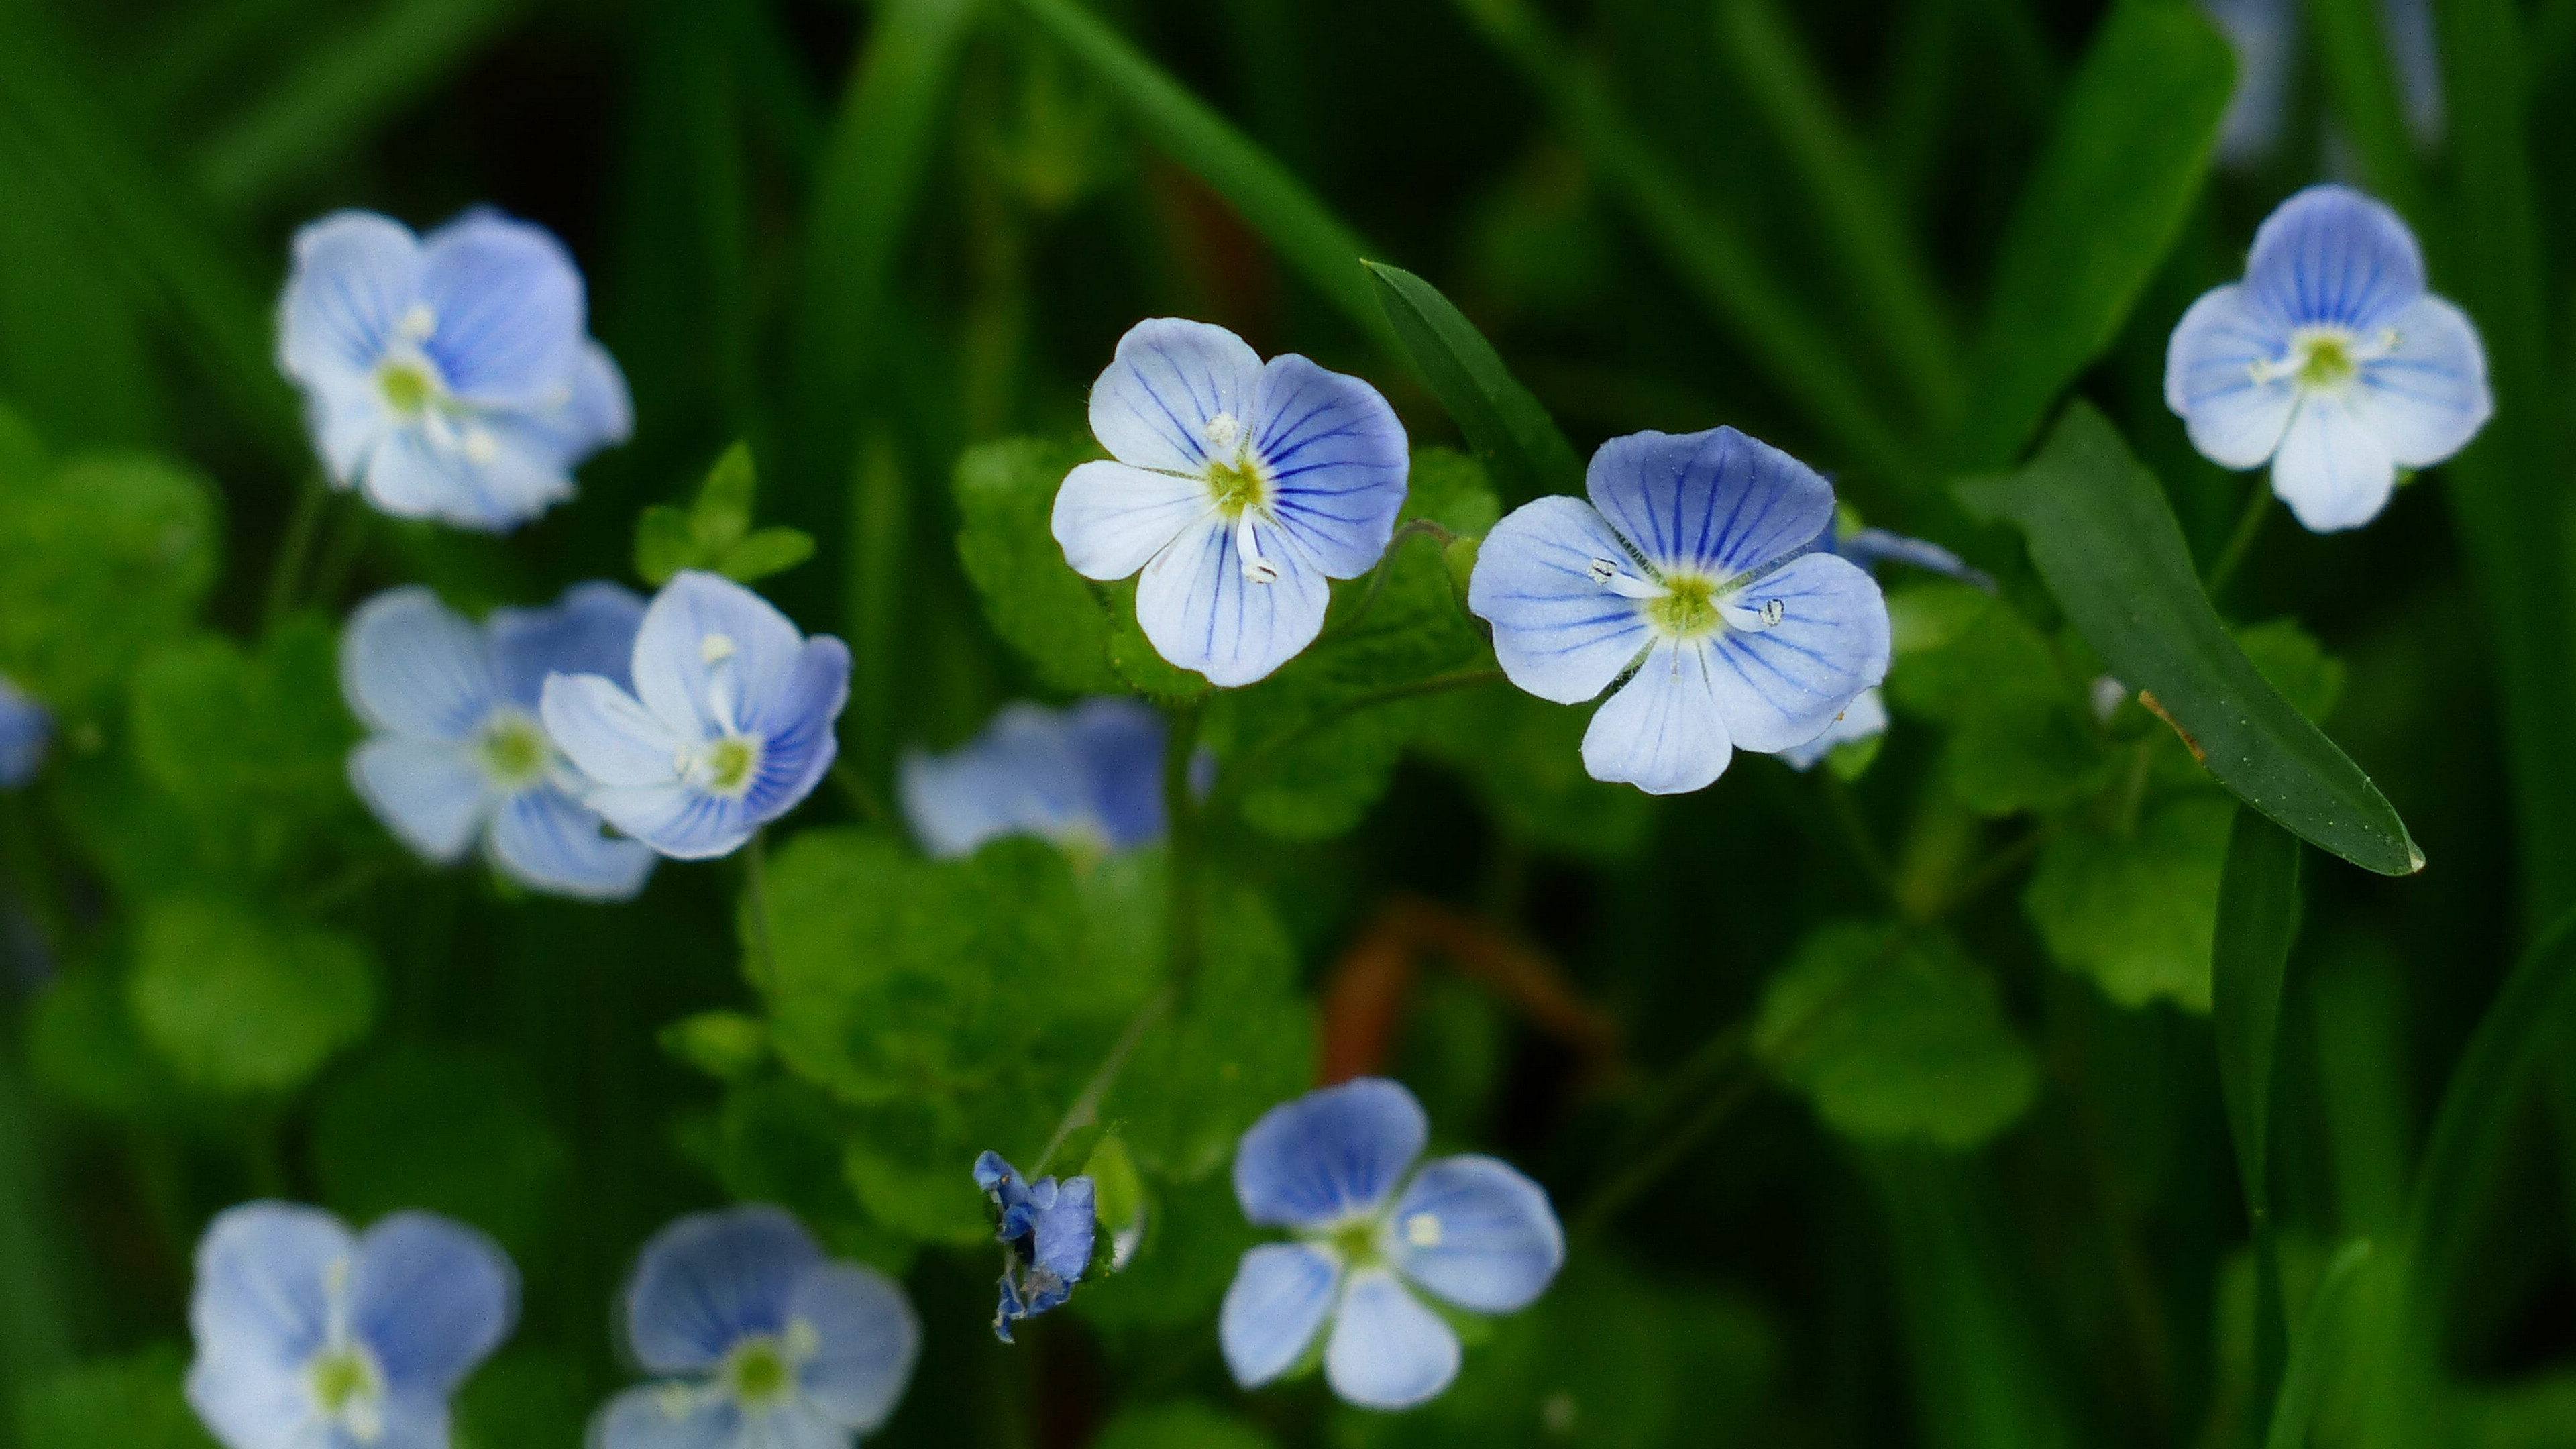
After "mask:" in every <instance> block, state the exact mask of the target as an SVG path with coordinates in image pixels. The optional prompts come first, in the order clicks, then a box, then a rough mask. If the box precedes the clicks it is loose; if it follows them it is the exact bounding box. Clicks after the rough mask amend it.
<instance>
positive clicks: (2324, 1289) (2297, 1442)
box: [2258, 1242, 2372, 1449]
mask: <svg viewBox="0 0 2576 1449" xmlns="http://www.w3.org/2000/svg"><path fill="white" fill-rule="evenodd" d="M2371 1266H2372V1250H2371V1245H2370V1244H2369V1243H2368V1242H2356V1243H2347V1244H2345V1245H2344V1247H2343V1249H2342V1251H2340V1252H2338V1253H2336V1254H2335V1255H2334V1261H2333V1262H2331V1263H2328V1264H2327V1265H2326V1271H2325V1276H2323V1277H2322V1278H2319V1279H2318V1280H2317V1288H2316V1292H2315V1293H2313V1294H2311V1295H2310V1296H2309V1298H2308V1311H2307V1312H2306V1313H2305V1314H2302V1315H2301V1316H2300V1318H2299V1342H2298V1348H2297V1349H2296V1350H2295V1351H2294V1352H2292V1353H2291V1355H2290V1369H2289V1373H2288V1374H2287V1375H2286V1376H2285V1377H2284V1378H2283V1379H2282V1380H2281V1394H2280V1397H2279V1398H2278V1399H2277V1400H2276V1401H2274V1403H2273V1406H2272V1421H2271V1427H2270V1429H2269V1431H2268V1432H2266V1433H2265V1435H2264V1436H2263V1449H2307V1444H2308V1426H2309V1424H2310V1423H2311V1422H2313V1421H2314V1420H2315V1418H2316V1414H2317V1409H2318V1407H2319V1406H2320V1405H2322V1404H2323V1403H2324V1402H2325V1399H2326V1396H2327V1393H2328V1391H2329V1390H2330V1389H2331V1388H2332V1386H2333V1383H2334V1374H2335V1371H2336V1370H2337V1368H2338V1367H2340V1365H2341V1363H2342V1360H2343V1355H2344V1351H2345V1349H2346V1347H2347V1346H2348V1345H2349V1344H2350V1343H2351V1341H2352V1337H2353V1334H2352V1328H2353V1324H2352V1323H2351V1317H2352V1312H2353V1309H2354V1306H2355V1305H2354V1302H2353V1295H2354V1294H2355V1293H2356V1292H2358V1291H2360V1289H2361V1287H2362V1285H2363V1284H2364V1282H2365V1281H2366V1280H2367V1279H2368V1278H2369V1276H2370V1274H2369V1272H2368V1270H2369V1269H2370V1268H2371ZM2258 1402H2259V1400H2258Z"/></svg>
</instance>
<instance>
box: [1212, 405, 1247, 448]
mask: <svg viewBox="0 0 2576 1449" xmlns="http://www.w3.org/2000/svg"><path fill="white" fill-rule="evenodd" d="M1242 438H1243V424H1242V423H1241V422H1240V421H1238V420H1236V418H1235V416H1234V414H1232V413H1218V414H1217V415H1216V416H1215V417H1212V418H1210V419H1208V420H1207V440H1208V446H1209V447H1211V448H1214V449H1215V450H1217V451H1218V452H1220V453H1231V452H1233V451H1234V445H1235V444H1236V443H1237V442H1240V441H1241V440H1242Z"/></svg>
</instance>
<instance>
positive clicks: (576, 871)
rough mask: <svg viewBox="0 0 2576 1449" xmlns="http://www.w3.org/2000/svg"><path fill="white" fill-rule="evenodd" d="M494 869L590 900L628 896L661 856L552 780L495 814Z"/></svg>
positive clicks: (490, 837) (489, 839)
mask: <svg viewBox="0 0 2576 1449" xmlns="http://www.w3.org/2000/svg"><path fill="white" fill-rule="evenodd" d="M485 845H486V848H487V849H489V850H490V851H491V855H492V865H493V868H494V869H496V870H498V871H500V872H501V874H503V875H505V876H508V877H509V878H510V879H512V880H515V881H517V882H518V883H520V884H521V885H524V886H528V887H531V888H533V889H536V890H541V891H547V892H551V893H552V894H555V895H560V896H571V897H573V898H575V899H577V900H587V901H623V900H631V899H633V898H634V896H635V893H636V892H638V891H640V890H642V889H644V882H645V880H646V879H647V878H649V877H650V876H651V875H652V874H653V864H654V862H655V861H657V860H659V859H661V857H660V856H659V855H656V854H655V853H654V851H653V848H652V847H651V846H649V845H646V844H644V843H643V842H642V841H639V840H626V839H621V838H618V837H615V836H611V835H609V834H608V833H607V832H606V831H604V830H603V829H601V821H600V817H599V812H598V811H596V810H593V809H591V808H590V807H588V806H586V805H583V804H582V803H581V802H580V801H578V800H575V799H573V798H572V797H571V796H569V795H567V794H565V793H564V792H563V791H561V790H559V789H557V788H555V787H554V786H552V785H539V786H536V787H534V788H532V789H527V790H522V791H520V792H519V793H517V794H515V795H512V796H511V797H510V798H509V799H508V800H506V801H504V802H502V804H501V806H500V808H499V809H498V810H496V811H495V812H494V813H493V816H492V824H491V829H490V831H489V832H488V834H487V835H486V837H485Z"/></svg>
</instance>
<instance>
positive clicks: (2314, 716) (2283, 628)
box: [2228, 619, 2344, 724]
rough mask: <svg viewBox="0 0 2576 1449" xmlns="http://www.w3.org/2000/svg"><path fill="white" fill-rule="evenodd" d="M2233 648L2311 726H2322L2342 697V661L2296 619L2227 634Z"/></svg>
mask: <svg viewBox="0 0 2576 1449" xmlns="http://www.w3.org/2000/svg"><path fill="white" fill-rule="evenodd" d="M2228 632H2229V633H2230V634H2231V635H2233V636H2234V637H2235V640H2236V647H2237V648H2239V649H2242V650H2244V651H2245V657H2246V658H2247V659H2248V660H2250V661H2252V663H2253V665H2254V668H2255V669H2256V670H2257V671H2259V672H2260V673H2261V674H2262V676H2263V678H2264V679H2265V680H2266V681H2268V682H2269V683H2270V684H2271V686H2272V687H2273V688H2274V689H2277V690H2279V691H2280V692H2281V697H2282V698H2283V699H2286V700H2288V701H2289V702H2290V705H2291V707H2292V708H2294V709H2296V710H2298V712H2299V713H2301V714H2303V715H2306V716H2307V717H2308V722H2309V723H2310V724H2324V723H2325V722H2326V716H2328V715H2330V714H2333V713H2334V707H2335V704H2336V702H2337V701H2339V700H2341V699H2342V698H2343V680H2344V667H2343V661H2342V660H2340V659H2337V658H2335V657H2334V656H2333V655H2331V654H2328V653H2327V652H2326V651H2325V646H2324V645H2322V644H2319V643H2318V642H2317V639H2316V636H2315V635H2313V634H2311V633H2309V632H2308V631H2307V629H2306V627H2305V626H2304V625H2302V624H2300V623H2299V621H2298V620H2296V619H2274V620H2271V621H2270V622H2268V623H2262V624H2250V625H2247V626H2245V627H2244V628H2241V629H2230V630H2229V631H2228Z"/></svg>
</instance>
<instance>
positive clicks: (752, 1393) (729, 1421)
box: [590, 1205, 921, 1449]
mask: <svg viewBox="0 0 2576 1449" xmlns="http://www.w3.org/2000/svg"><path fill="white" fill-rule="evenodd" d="M624 1303H625V1314H626V1338H627V1344H628V1346H629V1348H630V1349H631V1350H632V1351H633V1353H634V1355H635V1360H636V1362H637V1363H639V1364H641V1365H642V1366H643V1367H644V1368H645V1369H646V1370H647V1371H648V1372H651V1373H655V1374H660V1375H663V1376H664V1380H663V1382H661V1383H655V1384H644V1385H639V1386H638V1387H635V1388H631V1389H628V1390H626V1391H625V1392H624V1393H621V1394H619V1395H618V1396H617V1397H616V1398H613V1399H611V1400H609V1401H608V1403H607V1404H606V1405H604V1406H602V1408H601V1409H600V1411H599V1414H598V1416H597V1417H596V1418H594V1419H593V1420H592V1421H591V1425H590V1444H591V1449H826V1446H836V1445H837V1446H847V1445H849V1444H850V1443H852V1442H853V1441H854V1440H855V1439H856V1438H857V1437H858V1436H859V1435H861V1434H867V1433H873V1432H874V1431H875V1430H876V1428H877V1426H879V1425H881V1424H883V1423H884V1422H885V1420H886V1416H887V1415H889V1414H891V1413H893V1412H894V1406H895V1402H896V1401H897V1400H898V1399H901V1398H902V1397H903V1389H904V1384H905V1382H906V1381H907V1380H909V1379H910V1378H911V1377H912V1364H913V1360H914V1358H916V1357H917V1356H918V1355H919V1353H920V1351H921V1325H920V1323H919V1321H918V1320H916V1319H915V1318H914V1317H913V1313H912V1304H911V1302H910V1301H909V1300H908V1299H906V1298H905V1297H904V1294H903V1289H902V1288H901V1287H900V1286H898V1285H897V1284H896V1283H895V1281H894V1280H893V1279H891V1278H888V1277H887V1276H886V1275H885V1274H883V1273H880V1272H878V1271H877V1270H876V1269H874V1268H870V1267H867V1266H865V1265H863V1264H859V1263H843V1262H836V1261H834V1260H832V1259H830V1258H826V1257H825V1256H823V1250H822V1249H821V1248H820V1247H818V1246H816V1245H815V1242H814V1240H813V1238H812V1237H810V1236H809V1235H807V1233H806V1231H805V1229H804V1227H803V1226H802V1225H801V1224H799V1223H798V1222H797V1221H796V1219H795V1218H793V1217H791V1216H789V1215H788V1214H787V1213H786V1212H784V1211H782V1210H780V1209H778V1208H774V1207H767V1206H760V1205H753V1206H748V1207H737V1208H732V1209H729V1210H727V1211H724V1212H711V1213H693V1214H691V1215H689V1216H687V1217H684V1218H681V1219H679V1220H677V1221H676V1222H673V1223H672V1224H671V1225H670V1226H669V1227H666V1228H664V1229H663V1230H662V1231H661V1232H659V1233H657V1234H655V1235H654V1237H653V1240H652V1241H651V1242H649V1243H647V1244H645V1245H644V1252H643V1254H642V1256H641V1257H639V1258H638V1259H637V1260H636V1264H635V1273H634V1276H633V1277H631V1278H629V1279H628V1280H627V1282H626V1294H625V1300H624Z"/></svg>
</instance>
